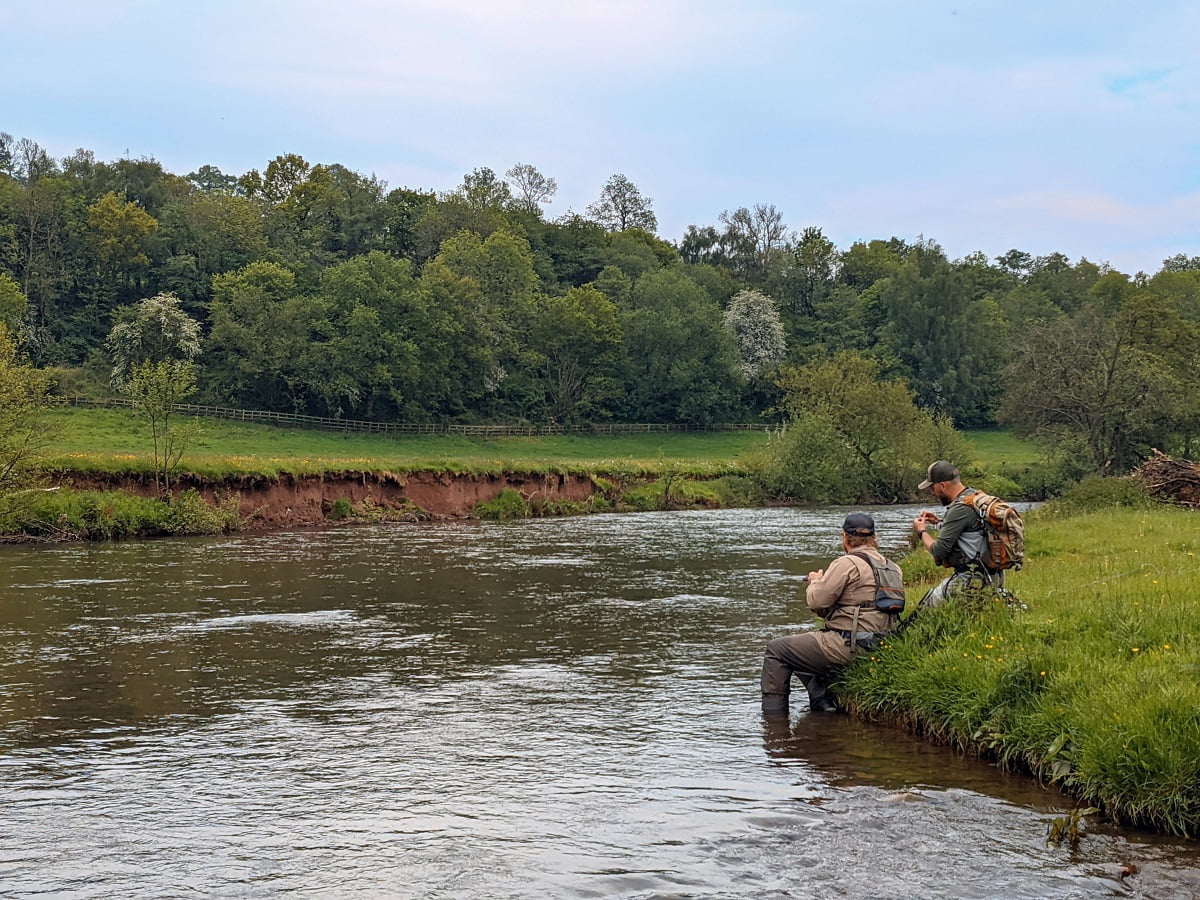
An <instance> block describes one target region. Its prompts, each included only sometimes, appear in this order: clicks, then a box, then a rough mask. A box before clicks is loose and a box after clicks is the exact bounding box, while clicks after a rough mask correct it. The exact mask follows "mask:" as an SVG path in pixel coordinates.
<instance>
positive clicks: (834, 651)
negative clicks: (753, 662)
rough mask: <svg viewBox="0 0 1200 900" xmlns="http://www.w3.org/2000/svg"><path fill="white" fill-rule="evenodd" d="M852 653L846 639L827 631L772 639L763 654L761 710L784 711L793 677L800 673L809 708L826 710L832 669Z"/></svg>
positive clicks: (838, 666) (843, 662) (846, 661)
mask: <svg viewBox="0 0 1200 900" xmlns="http://www.w3.org/2000/svg"><path fill="white" fill-rule="evenodd" d="M852 657H853V655H852V654H851V653H850V648H849V647H847V646H846V642H845V640H844V639H843V638H842V637H841V636H840V635H837V634H835V633H833V632H829V631H808V632H805V633H804V634H792V635H788V636H787V637H781V638H775V640H773V641H771V642H770V643H769V644H767V649H766V652H765V653H764V654H763V668H762V695H763V696H762V703H763V712H787V708H788V694H789V693H790V692H791V683H792V676H793V675H797V676H799V678H800V680H801V681H802V682H804V687H805V689H807V691H808V706H809V709H814V710H817V709H825V708H828V707H829V706H830V704H831V703H832V698H830V697H828V696H827V691H828V685H829V681H830V680H831V679H832V677H833V674H834V672H835V671H836V670H837V669H838V668H840V667H841V666H844V665H846V663H848V662H850V660H851V659H852Z"/></svg>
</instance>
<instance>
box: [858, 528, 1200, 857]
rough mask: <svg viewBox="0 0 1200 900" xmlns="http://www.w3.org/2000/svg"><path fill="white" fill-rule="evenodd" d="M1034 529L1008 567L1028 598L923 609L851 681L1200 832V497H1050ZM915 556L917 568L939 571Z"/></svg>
mask: <svg viewBox="0 0 1200 900" xmlns="http://www.w3.org/2000/svg"><path fill="white" fill-rule="evenodd" d="M1028 539H1029V550H1030V553H1029V560H1028V562H1027V564H1026V567H1025V568H1024V569H1023V570H1021V571H1020V572H1016V573H1013V574H1012V576H1011V578H1010V580H1009V587H1010V588H1011V589H1012V590H1013V591H1014V592H1015V593H1016V595H1017V597H1018V598H1019V599H1020V600H1021V601H1022V602H1023V603H1025V604H1026V605H1027V607H1028V608H1027V609H1024V610H1020V609H1017V610H1010V609H1009V608H1007V607H1006V606H1005V605H1004V604H1003V603H999V602H996V601H994V600H987V601H981V602H979V603H977V605H976V607H975V608H971V607H970V604H960V605H957V606H954V605H951V604H946V605H944V606H942V607H939V608H938V609H936V610H928V611H922V613H921V615H920V617H919V618H918V620H917V621H916V623H915V624H913V626H912V627H910V628H909V629H908V630H907V631H905V632H904V633H903V634H902V635H901V636H900V637H898V638H896V639H895V640H894V641H893V642H892V643H891V644H890V646H887V647H885V648H884V649H883V650H881V651H880V652H878V653H877V654H875V655H874V656H872V657H870V658H864V659H862V660H860V662H859V663H858V664H857V665H855V666H854V667H852V668H851V669H850V670H848V672H847V674H846V676H845V683H844V687H843V690H844V695H845V696H846V697H847V699H848V700H849V702H850V703H851V704H852V705H853V706H854V707H855V708H857V709H858V710H860V711H861V712H863V713H864V714H866V715H868V716H873V717H879V718H883V719H887V720H892V721H899V722H902V723H905V724H907V725H908V726H910V727H912V728H914V729H915V730H917V731H920V732H922V733H925V734H928V735H931V736H934V737H936V738H938V739H940V740H943V741H946V742H949V743H951V744H954V745H956V746H958V747H960V748H962V749H965V750H968V751H972V752H978V753H980V754H982V755H984V756H987V757H989V758H991V759H994V760H995V761H997V762H998V763H999V764H1001V765H1003V766H1006V767H1009V768H1014V769H1022V770H1028V771H1031V772H1033V773H1034V774H1036V775H1037V776H1038V777H1039V778H1041V779H1042V780H1043V781H1046V782H1048V783H1053V784H1056V785H1057V786H1059V787H1061V788H1062V789H1064V790H1065V791H1066V792H1068V793H1070V794H1072V795H1074V796H1076V797H1078V798H1079V799H1080V800H1081V801H1083V802H1085V803H1088V804H1092V805H1096V806H1099V807H1101V808H1102V809H1103V810H1104V811H1105V812H1106V813H1108V814H1109V815H1111V816H1112V817H1114V818H1116V819H1119V820H1122V821H1126V822H1130V823H1135V824H1141V825H1148V826H1151V827H1154V828H1158V829H1160V830H1164V831H1170V832H1174V833H1177V834H1188V835H1193V836H1194V835H1197V834H1200V512H1197V511H1194V510H1191V511H1189V510H1184V509H1176V508H1170V507H1162V506H1157V507H1153V508H1150V507H1146V508H1108V509H1101V510H1095V511H1090V512H1081V513H1075V514H1062V513H1057V514H1056V512H1055V508H1054V506H1053V505H1051V506H1050V507H1049V508H1047V509H1046V511H1045V512H1044V513H1043V512H1041V511H1039V512H1038V513H1035V514H1033V515H1032V516H1031V517H1030V521H1029V522H1028ZM925 555H926V556H927V554H925ZM913 562H914V563H915V565H912V566H906V567H905V572H906V575H908V574H909V572H910V569H911V572H912V574H913V575H914V576H916V579H920V578H921V575H922V573H924V574H925V575H926V576H927V577H928V578H929V579H932V577H933V576H934V574H935V573H934V572H933V570H932V569H930V567H928V566H927V565H925V564H924V563H922V562H921V561H920V560H919V558H918V557H917V556H914V557H913ZM928 586H929V585H928V583H924V584H917V585H915V586H914V587H913V588H912V589H911V590H910V591H909V603H910V605H915V604H916V602H917V601H918V600H919V599H920V597H921V596H922V595H923V593H924V592H925V590H926V589H927V588H928Z"/></svg>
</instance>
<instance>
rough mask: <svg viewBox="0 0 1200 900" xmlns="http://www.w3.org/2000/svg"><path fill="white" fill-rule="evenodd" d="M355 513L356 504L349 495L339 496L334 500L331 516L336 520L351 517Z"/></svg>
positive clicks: (330, 511)
mask: <svg viewBox="0 0 1200 900" xmlns="http://www.w3.org/2000/svg"><path fill="white" fill-rule="evenodd" d="M353 515H354V504H352V503H351V502H350V498H349V497H338V498H337V499H336V500H334V501H333V506H332V507H331V508H330V510H329V518H331V519H333V520H334V521H335V522H337V521H340V520H342V519H349V518H351V517H352V516H353Z"/></svg>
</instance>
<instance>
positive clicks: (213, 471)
mask: <svg viewBox="0 0 1200 900" xmlns="http://www.w3.org/2000/svg"><path fill="white" fill-rule="evenodd" d="M178 421H180V422H190V421H195V422H196V423H197V425H198V432H197V434H196V436H195V438H194V440H193V441H192V442H191V444H190V445H189V449H188V450H187V452H186V454H185V455H184V458H183V463H182V465H181V468H182V469H183V470H186V471H191V472H195V473H197V474H201V475H207V476H209V477H213V478H218V477H224V476H229V475H246V474H265V475H277V474H283V473H291V474H297V475H299V474H311V473H317V472H333V471H388V472H406V471H417V470H423V469H434V470H445V471H452V472H476V473H484V472H502V471H510V472H516V471H521V472H526V471H529V472H538V471H578V472H592V473H597V474H603V473H605V472H621V471H630V470H634V471H656V470H658V469H660V468H662V465H663V463H664V461H669V462H671V463H673V464H674V465H675V466H676V467H678V468H679V469H680V470H682V471H683V472H685V473H688V474H697V475H718V474H725V473H731V472H737V471H740V468H739V466H738V463H737V458H738V456H739V455H740V454H741V453H742V452H743V451H746V450H749V449H752V448H755V447H760V446H762V444H763V443H764V442H765V441H766V435H765V433H763V432H755V431H720V432H666V433H659V434H640V435H595V436H591V435H549V436H540V437H508V438H490V439H484V438H471V437H462V436H456V435H421V436H403V437H393V436H385V435H371V434H358V433H344V432H330V431H317V430H306V429H299V428H284V427H279V426H273V425H257V424H247V423H240V422H230V421H226V420H222V419H198V420H190V419H183V418H181V419H179V420H178ZM50 424H51V428H52V431H53V437H52V440H51V441H50V443H49V445H48V446H47V448H46V452H45V454H44V457H45V460H46V463H45V464H46V467H47V468H49V469H61V470H73V471H105V472H108V471H116V472H137V471H146V470H148V469H149V459H148V457H149V450H150V447H149V439H148V432H147V429H146V426H145V425H144V424H143V423H142V422H141V421H140V420H139V419H137V417H136V416H135V415H134V414H133V413H131V412H127V411H125V410H107V409H62V410H55V411H54V412H53V413H52V414H51V417H50Z"/></svg>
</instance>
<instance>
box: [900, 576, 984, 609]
mask: <svg viewBox="0 0 1200 900" xmlns="http://www.w3.org/2000/svg"><path fill="white" fill-rule="evenodd" d="M985 587H991V588H994V589H997V590H999V589H1000V588H1003V587H1004V572H1002V571H1001V572H989V571H987V570H986V569H963V570H961V571H959V572H955V573H954V574H953V575H951V576H950V577H949V578H945V579H943V580H942V581H941V582H939V583H938V584H937V585H935V586H934V587H932V588H930V589H929V592H928V593H926V594H925V596H924V597H922V598H921V603H920V606H921V607H923V608H928V607H931V606H938V605H939V604H941V603H944V602H945V601H946V600H948V599H950V598H951V597H953V596H954V595H955V594H961V593H963V592H964V591H969V590H976V591H977V590H981V589H982V588H985Z"/></svg>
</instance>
